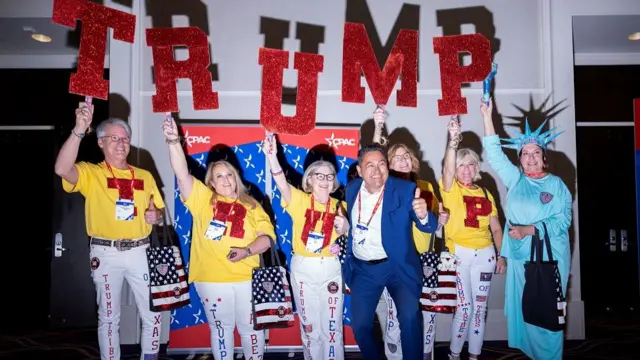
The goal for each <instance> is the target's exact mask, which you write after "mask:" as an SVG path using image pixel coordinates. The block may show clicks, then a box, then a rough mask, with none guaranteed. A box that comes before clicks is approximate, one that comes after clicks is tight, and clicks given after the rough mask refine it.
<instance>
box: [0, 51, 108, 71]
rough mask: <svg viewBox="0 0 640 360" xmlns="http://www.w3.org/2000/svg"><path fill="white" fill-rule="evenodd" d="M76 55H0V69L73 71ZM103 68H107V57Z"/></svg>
mask: <svg viewBox="0 0 640 360" xmlns="http://www.w3.org/2000/svg"><path fill="white" fill-rule="evenodd" d="M77 60H78V55H77V54H73V55H24V54H23V55H0V69H75V68H76V61H77ZM104 68H105V69H108V68H109V55H107V56H105V59H104Z"/></svg>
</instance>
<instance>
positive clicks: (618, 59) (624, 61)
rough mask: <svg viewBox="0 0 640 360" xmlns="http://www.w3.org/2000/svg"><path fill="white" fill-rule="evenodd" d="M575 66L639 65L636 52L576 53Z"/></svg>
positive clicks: (638, 57) (639, 53)
mask: <svg viewBox="0 0 640 360" xmlns="http://www.w3.org/2000/svg"><path fill="white" fill-rule="evenodd" d="M573 58H574V65H576V66H606V65H640V52H638V53H576V54H575V55H574V57H573Z"/></svg>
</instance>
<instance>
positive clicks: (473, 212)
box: [462, 196, 493, 228]
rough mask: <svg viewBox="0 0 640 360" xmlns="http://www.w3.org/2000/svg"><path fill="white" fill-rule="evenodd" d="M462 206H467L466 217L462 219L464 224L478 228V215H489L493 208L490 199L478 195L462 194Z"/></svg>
mask: <svg viewBox="0 0 640 360" xmlns="http://www.w3.org/2000/svg"><path fill="white" fill-rule="evenodd" d="M462 201H464V206H465V207H466V208H467V217H466V218H465V219H464V226H466V227H472V228H478V227H479V226H480V222H479V221H478V216H489V215H490V214H491V211H492V210H493V206H492V205H491V201H489V199H487V198H485V197H480V196H463V197H462Z"/></svg>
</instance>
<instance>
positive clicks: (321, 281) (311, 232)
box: [263, 135, 349, 360]
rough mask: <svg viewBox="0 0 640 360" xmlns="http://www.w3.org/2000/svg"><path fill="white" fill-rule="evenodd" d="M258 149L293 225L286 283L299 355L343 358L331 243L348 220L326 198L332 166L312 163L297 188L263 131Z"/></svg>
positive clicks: (338, 277) (338, 271)
mask: <svg viewBox="0 0 640 360" xmlns="http://www.w3.org/2000/svg"><path fill="white" fill-rule="evenodd" d="M263 151H264V153H265V154H267V159H268V161H269V164H270V166H271V174H272V176H273V179H274V181H275V183H276V186H277V187H278V190H280V196H281V200H280V203H281V204H282V207H283V208H284V209H285V210H286V211H287V213H289V215H290V216H291V222H292V223H293V225H292V227H293V233H292V235H291V242H292V245H293V256H292V258H291V264H290V267H291V286H292V288H293V298H294V300H295V302H296V308H297V312H298V318H299V321H300V334H301V338H302V345H303V347H304V349H305V351H304V358H305V360H310V359H329V358H331V359H336V360H342V359H344V345H343V344H344V342H343V335H342V313H343V295H342V294H343V290H342V268H341V266H340V261H339V260H338V257H337V256H336V255H337V251H336V250H338V249H337V248H339V247H338V246H337V244H335V241H336V239H337V238H338V236H339V235H342V234H345V233H346V232H347V231H348V230H349V223H348V222H347V220H346V218H345V217H344V216H343V215H344V213H345V210H344V207H345V206H344V204H343V203H340V202H339V201H338V200H337V199H335V198H332V197H330V196H329V195H330V194H331V193H333V192H334V191H336V190H337V189H338V185H339V184H338V179H337V178H336V170H335V168H334V166H333V165H332V164H331V163H329V162H327V161H323V160H319V161H315V162H314V163H312V164H311V165H310V166H309V167H308V168H307V169H306V170H305V172H304V175H303V177H302V190H304V191H300V190H298V189H296V188H295V187H293V186H291V185H290V184H289V183H288V182H287V179H286V177H285V175H284V173H283V171H282V167H281V166H280V163H279V162H278V158H277V144H276V140H275V136H274V135H267V137H266V139H265V141H264V142H263Z"/></svg>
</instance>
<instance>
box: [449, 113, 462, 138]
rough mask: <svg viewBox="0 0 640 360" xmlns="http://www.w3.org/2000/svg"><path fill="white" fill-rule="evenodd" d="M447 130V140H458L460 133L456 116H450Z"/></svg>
mask: <svg viewBox="0 0 640 360" xmlns="http://www.w3.org/2000/svg"><path fill="white" fill-rule="evenodd" d="M447 130H448V131H449V139H451V141H459V140H460V137H461V133H462V131H461V128H460V118H459V117H458V115H453V116H451V120H449V124H447Z"/></svg>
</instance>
